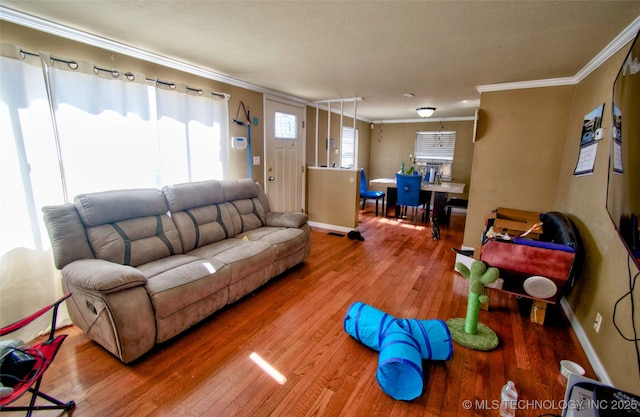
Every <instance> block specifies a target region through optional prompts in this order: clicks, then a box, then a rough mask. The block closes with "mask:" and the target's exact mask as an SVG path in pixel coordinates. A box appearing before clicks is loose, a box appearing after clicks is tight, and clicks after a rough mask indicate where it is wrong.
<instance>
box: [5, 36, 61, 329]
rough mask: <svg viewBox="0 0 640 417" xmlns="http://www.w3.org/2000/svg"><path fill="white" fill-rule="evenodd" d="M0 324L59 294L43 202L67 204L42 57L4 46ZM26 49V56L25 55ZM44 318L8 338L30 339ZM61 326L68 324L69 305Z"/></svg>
mask: <svg viewBox="0 0 640 417" xmlns="http://www.w3.org/2000/svg"><path fill="white" fill-rule="evenodd" d="M0 55H1V56H0V83H1V84H0V325H2V326H4V325H7V324H10V323H13V322H15V321H18V320H19V319H21V318H23V317H26V316H28V315H29V314H31V313H34V312H35V311H37V310H39V309H40V308H42V307H44V306H46V305H49V304H51V303H53V302H54V301H55V300H56V299H57V298H58V297H59V296H61V295H62V289H61V287H60V272H59V271H58V270H56V268H55V267H54V265H53V256H52V254H51V248H50V244H49V237H48V235H47V232H46V229H45V228H44V224H43V221H42V213H41V211H40V209H41V207H42V206H44V205H50V204H62V203H64V197H63V193H62V186H61V181H60V170H59V165H58V159H57V153H56V146H55V140H54V131H53V126H52V119H51V112H50V110H49V102H48V98H47V91H46V88H45V82H44V77H43V72H42V66H41V62H40V57H38V56H35V57H34V56H31V55H25V54H21V52H20V50H19V49H18V48H16V47H14V46H11V45H6V44H3V45H2V53H1V54H0ZM21 55H22V56H21ZM50 317H51V316H47V317H43V318H41V319H39V320H38V321H36V322H34V323H33V324H32V325H30V326H28V328H27V329H25V330H24V331H19V332H14V333H12V334H10V335H8V336H7V337H5V338H12V339H20V340H24V341H28V340H31V339H32V338H33V337H34V336H36V335H38V334H40V333H41V332H44V331H46V330H47V328H48V327H49V323H50ZM58 323H59V324H62V325H64V324H69V323H70V321H69V316H68V314H67V312H66V309H65V308H64V306H63V307H62V308H61V310H60V313H59V317H58Z"/></svg>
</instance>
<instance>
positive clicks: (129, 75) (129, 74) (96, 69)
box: [20, 49, 228, 98]
mask: <svg viewBox="0 0 640 417" xmlns="http://www.w3.org/2000/svg"><path fill="white" fill-rule="evenodd" d="M20 54H22V55H30V56H34V57H35V56H40V54H37V53H35V52H29V51H25V50H24V49H20ZM51 61H57V62H62V63H64V64H67V65H68V66H69V68H71V69H74V70H75V69H78V67H79V65H78V63H77V62H76V61H71V60H68V59H62V58H56V57H54V56H53V55H51ZM93 71H94V72H95V73H96V74H97V73H98V72H100V71H102V72H108V73H110V74H111V76H112V77H113V78H118V77H119V76H120V72H119V71H118V70H112V69H107V68H100V67H98V66H96V65H94V66H93ZM124 76H125V77H127V79H128V80H129V81H133V80H135V75H134V74H133V73H132V72H125V73H124ZM146 80H147V81H150V82H154V83H157V84H162V85H166V86H167V87H169V88H171V89H172V90H175V89H176V84H175V83H173V82H167V81H160V80H154V79H151V78H147V79H146ZM186 89H187V90H188V91H191V92H193V93H197V94H198V95H202V94H204V90H202V89H200V88H192V87H189V86H186ZM211 95H213V96H216V97H220V98H227V97H228V95H227V94H225V93H215V92H213V91H212V92H211Z"/></svg>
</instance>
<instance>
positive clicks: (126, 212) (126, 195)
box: [74, 188, 169, 226]
mask: <svg viewBox="0 0 640 417" xmlns="http://www.w3.org/2000/svg"><path fill="white" fill-rule="evenodd" d="M74 204H75V206H76V210H78V214H79V215H80V218H81V219H82V222H83V223H84V225H85V226H99V225H101V224H106V223H113V222H117V221H119V220H124V219H132V218H136V217H146V216H155V215H158V214H164V213H167V212H168V211H169V208H168V206H167V201H166V200H165V198H164V195H163V194H162V192H161V191H160V190H157V189H155V188H148V189H146V188H145V189H131V190H116V191H103V192H98V193H91V194H80V195H78V196H76V198H75V199H74Z"/></svg>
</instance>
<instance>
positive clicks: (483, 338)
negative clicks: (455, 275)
mask: <svg viewBox="0 0 640 417" xmlns="http://www.w3.org/2000/svg"><path fill="white" fill-rule="evenodd" d="M456 270H457V271H458V272H460V273H461V274H462V276H463V277H465V278H466V279H468V280H469V299H468V300H467V316H466V317H465V318H453V319H449V320H447V326H448V327H449V331H450V332H451V337H452V338H453V340H454V341H455V342H456V343H458V344H459V345H462V346H464V347H468V348H470V349H474V350H484V351H487V350H493V349H495V348H496V347H498V336H497V335H496V333H495V332H494V331H493V330H491V329H490V328H489V327H488V326H486V325H484V324H482V323H478V316H479V314H480V304H482V303H486V302H487V301H489V298H488V297H487V296H486V295H484V286H485V285H486V284H491V283H492V282H495V281H496V280H497V279H498V270H497V269H496V268H493V267H489V268H487V266H486V265H485V264H484V262H481V261H473V263H472V264H471V268H467V266H466V265H465V264H463V263H461V262H456Z"/></svg>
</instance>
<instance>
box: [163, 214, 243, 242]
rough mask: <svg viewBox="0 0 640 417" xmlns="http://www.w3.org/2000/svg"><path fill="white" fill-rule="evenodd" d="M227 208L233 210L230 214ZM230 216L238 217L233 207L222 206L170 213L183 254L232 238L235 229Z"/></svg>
mask: <svg viewBox="0 0 640 417" xmlns="http://www.w3.org/2000/svg"><path fill="white" fill-rule="evenodd" d="M229 208H232V209H233V211H232V212H231V213H230V212H229ZM232 215H233V216H235V217H238V214H237V212H236V210H235V209H234V208H233V207H230V206H229V205H224V204H213V205H209V206H201V207H195V208H190V209H184V210H182V211H178V212H174V213H171V217H172V218H173V221H174V223H175V225H176V228H177V229H178V232H179V234H180V241H181V242H182V247H183V249H184V251H185V252H188V251H190V250H192V249H196V248H199V247H201V246H206V245H208V244H210V243H215V242H218V241H220V240H224V239H227V238H229V237H233V236H234V234H235V228H234V222H233V220H232ZM236 223H237V222H236Z"/></svg>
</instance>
